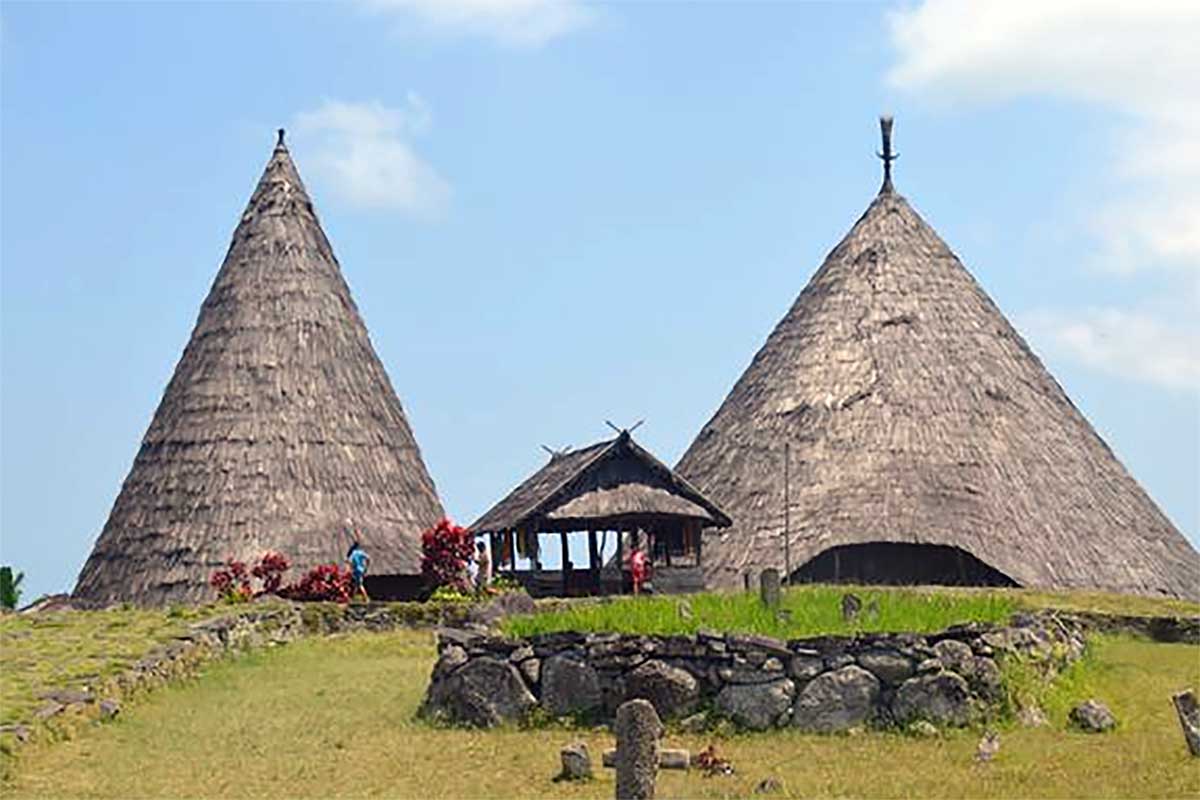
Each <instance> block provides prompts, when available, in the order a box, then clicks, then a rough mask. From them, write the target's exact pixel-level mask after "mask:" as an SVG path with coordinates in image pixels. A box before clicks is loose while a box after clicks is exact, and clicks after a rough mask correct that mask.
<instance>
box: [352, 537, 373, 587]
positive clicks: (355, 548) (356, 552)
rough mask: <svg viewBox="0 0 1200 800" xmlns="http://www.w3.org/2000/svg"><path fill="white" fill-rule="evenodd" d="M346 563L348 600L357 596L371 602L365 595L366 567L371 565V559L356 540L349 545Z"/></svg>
mask: <svg viewBox="0 0 1200 800" xmlns="http://www.w3.org/2000/svg"><path fill="white" fill-rule="evenodd" d="M346 563H347V564H348V565H349V566H350V598H351V599H354V598H355V597H356V596H358V595H360V594H361V595H362V598H363V600H365V601H367V602H368V603H369V602H371V597H370V596H369V595H368V594H367V587H366V584H365V581H366V578H367V567H369V566H370V565H371V557H370V556H369V555H367V551H366V550H363V549H362V545H361V544H359V542H358V540H357V539H355V540H354V544H352V545H350V549H349V550H348V551H346Z"/></svg>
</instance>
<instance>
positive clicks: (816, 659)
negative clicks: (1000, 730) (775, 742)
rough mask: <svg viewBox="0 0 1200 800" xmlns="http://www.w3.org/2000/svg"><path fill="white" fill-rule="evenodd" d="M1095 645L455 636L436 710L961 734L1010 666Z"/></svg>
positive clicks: (450, 716)
mask: <svg viewBox="0 0 1200 800" xmlns="http://www.w3.org/2000/svg"><path fill="white" fill-rule="evenodd" d="M1083 649H1084V626H1083V624H1082V623H1081V622H1080V621H1079V620H1078V619H1075V618H1073V617H1069V616H1063V615H1056V614H1050V613H1047V614H1039V615H1029V614H1018V615H1016V616H1015V617H1014V618H1013V621H1012V624H1011V625H1010V626H1007V627H991V626H983V625H977V624H973V625H965V626H958V627H953V628H949V629H947V630H945V631H942V632H940V633H936V634H928V635H917V634H902V633H899V634H864V635H859V636H853V637H848V636H822V637H815V638H809V639H797V640H792V641H788V642H783V641H779V640H776V639H771V638H768V637H763V636H748V635H735V634H728V635H722V634H717V633H705V632H701V633H699V634H697V635H695V636H634V635H621V634H582V633H552V634H544V635H541V636H535V637H532V638H529V639H525V640H513V639H506V638H501V637H496V636H487V635H482V634H478V633H471V632H466V631H459V630H442V631H440V632H439V636H438V653H439V657H438V661H437V663H436V665H435V666H434V669H433V675H432V679H431V682H430V685H429V688H428V691H427V693H426V697H425V701H424V704H423V705H422V714H423V715H425V716H426V717H428V718H432V719H438V720H442V721H445V722H448V723H451V724H461V725H475V726H482V727H490V726H493V725H497V724H500V723H503V722H506V721H515V720H518V719H520V718H522V717H524V716H526V715H528V714H529V713H530V712H532V711H533V710H534V709H535V708H540V709H541V710H542V712H544V713H545V714H547V715H550V716H553V717H558V716H565V715H569V716H577V717H580V718H583V719H588V720H596V721H600V720H611V719H612V716H613V714H614V713H615V711H616V708H617V706H619V705H620V704H621V703H622V702H624V701H625V700H629V699H633V698H639V697H640V698H645V699H647V700H649V701H650V702H651V703H653V704H654V707H655V709H656V710H657V711H658V713H659V715H660V716H662V717H663V718H664V719H671V718H674V719H680V718H685V717H689V716H693V715H695V714H696V713H697V712H703V713H704V714H705V715H706V717H707V718H709V719H711V718H727V719H730V720H732V721H733V722H734V723H735V724H736V725H738V726H740V727H743V728H748V729H754V730H765V729H767V728H772V727H784V726H794V727H796V728H799V729H802V730H807V731H820V732H835V731H843V730H847V729H850V728H854V727H859V726H868V725H869V726H876V727H889V726H902V725H907V724H909V723H911V722H914V721H916V720H926V721H928V722H931V723H934V724H937V725H946V726H957V725H965V724H967V723H969V722H971V721H972V720H974V719H976V718H979V717H980V716H982V715H985V714H987V713H988V711H989V709H991V710H994V709H995V708H996V707H997V706H998V704H999V703H1001V701H1002V700H1003V697H1004V687H1003V686H1002V677H1001V670H1000V665H1001V663H1003V661H1004V660H1005V659H1007V658H1014V657H1019V658H1022V659H1025V660H1026V661H1027V662H1029V663H1031V664H1034V665H1037V666H1038V667H1040V668H1041V669H1043V670H1045V671H1047V672H1049V671H1055V670H1058V669H1060V668H1061V667H1062V666H1064V665H1065V664H1066V663H1068V662H1070V661H1072V660H1074V659H1075V658H1078V657H1079V655H1080V654H1082V652H1083ZM701 721H703V718H701Z"/></svg>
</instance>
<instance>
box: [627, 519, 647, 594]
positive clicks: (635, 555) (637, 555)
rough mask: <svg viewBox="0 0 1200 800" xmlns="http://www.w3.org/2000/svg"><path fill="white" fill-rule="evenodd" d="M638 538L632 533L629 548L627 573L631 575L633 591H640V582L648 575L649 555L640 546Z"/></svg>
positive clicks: (635, 592)
mask: <svg viewBox="0 0 1200 800" xmlns="http://www.w3.org/2000/svg"><path fill="white" fill-rule="evenodd" d="M640 541H641V540H640V539H639V537H638V536H637V534H634V537H633V545H632V547H631V548H630V550H629V574H630V575H631V576H632V577H633V593H634V594H641V593H642V584H644V583H645V582H646V579H647V578H649V577H650V557H649V556H647V555H646V551H645V550H643V549H642V548H641V543H640Z"/></svg>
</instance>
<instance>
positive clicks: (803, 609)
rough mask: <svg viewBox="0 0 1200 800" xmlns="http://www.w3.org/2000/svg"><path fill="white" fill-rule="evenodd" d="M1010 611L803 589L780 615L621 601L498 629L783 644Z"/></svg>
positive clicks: (720, 604) (924, 594)
mask: <svg viewBox="0 0 1200 800" xmlns="http://www.w3.org/2000/svg"><path fill="white" fill-rule="evenodd" d="M848 591H853V592H854V593H855V594H856V595H858V597H860V598H861V599H862V601H863V610H862V612H861V613H860V615H859V618H858V619H857V620H855V621H854V622H846V621H845V620H844V619H843V618H842V607H841V600H842V595H843V594H845V593H846V592H848ZM1016 609H1017V604H1016V603H1015V602H1014V601H1013V600H1012V599H1011V598H1009V597H1006V596H1003V595H998V594H990V593H987V594H985V593H975V594H966V593H961V594H960V593H947V592H944V591H933V590H929V591H924V590H919V589H875V588H867V587H840V586H839V587H834V586H804V587H798V588H793V589H789V590H787V591H786V592H784V594H783V601H782V604H781V613H776V612H774V611H772V610H770V609H768V608H766V607H765V606H763V604H762V603H761V602H759V599H758V595H757V594H755V593H752V592H743V593H738V594H700V595H692V596H690V597H687V598H680V597H666V596H658V597H623V598H617V599H613V600H611V601H607V602H602V603H594V604H590V605H580V606H577V607H572V608H567V609H565V610H562V611H558V612H554V613H549V614H537V615H528V616H521V617H514V618H512V619H509V620H507V621H506V622H505V623H504V629H505V631H506V632H507V633H509V634H511V635H514V636H530V635H533V634H537V633H548V632H551V631H568V630H574V631H594V632H600V631H620V632H623V633H643V634H646V633H656V634H686V633H695V632H696V631H697V630H700V629H701V628H711V629H714V630H718V631H736V632H739V633H757V634H763V635H767V636H775V637H778V638H781V639H788V638H798V637H802V636H815V635H818V634H831V633H853V632H857V631H861V630H871V631H914V632H924V631H934V630H941V629H943V628H945V627H947V626H948V625H952V624H954V623H957V622H968V621H971V620H976V621H980V622H1003V621H1005V620H1007V619H1008V618H1009V617H1010V616H1011V615H1012V613H1013V612H1014V611H1015V610H1016Z"/></svg>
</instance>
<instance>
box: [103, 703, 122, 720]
mask: <svg viewBox="0 0 1200 800" xmlns="http://www.w3.org/2000/svg"><path fill="white" fill-rule="evenodd" d="M120 713H121V704H120V703H119V702H117V701H116V700H113V699H111V698H106V699H104V700H101V701H100V719H113V718H114V717H116V716H117V714H120Z"/></svg>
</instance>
